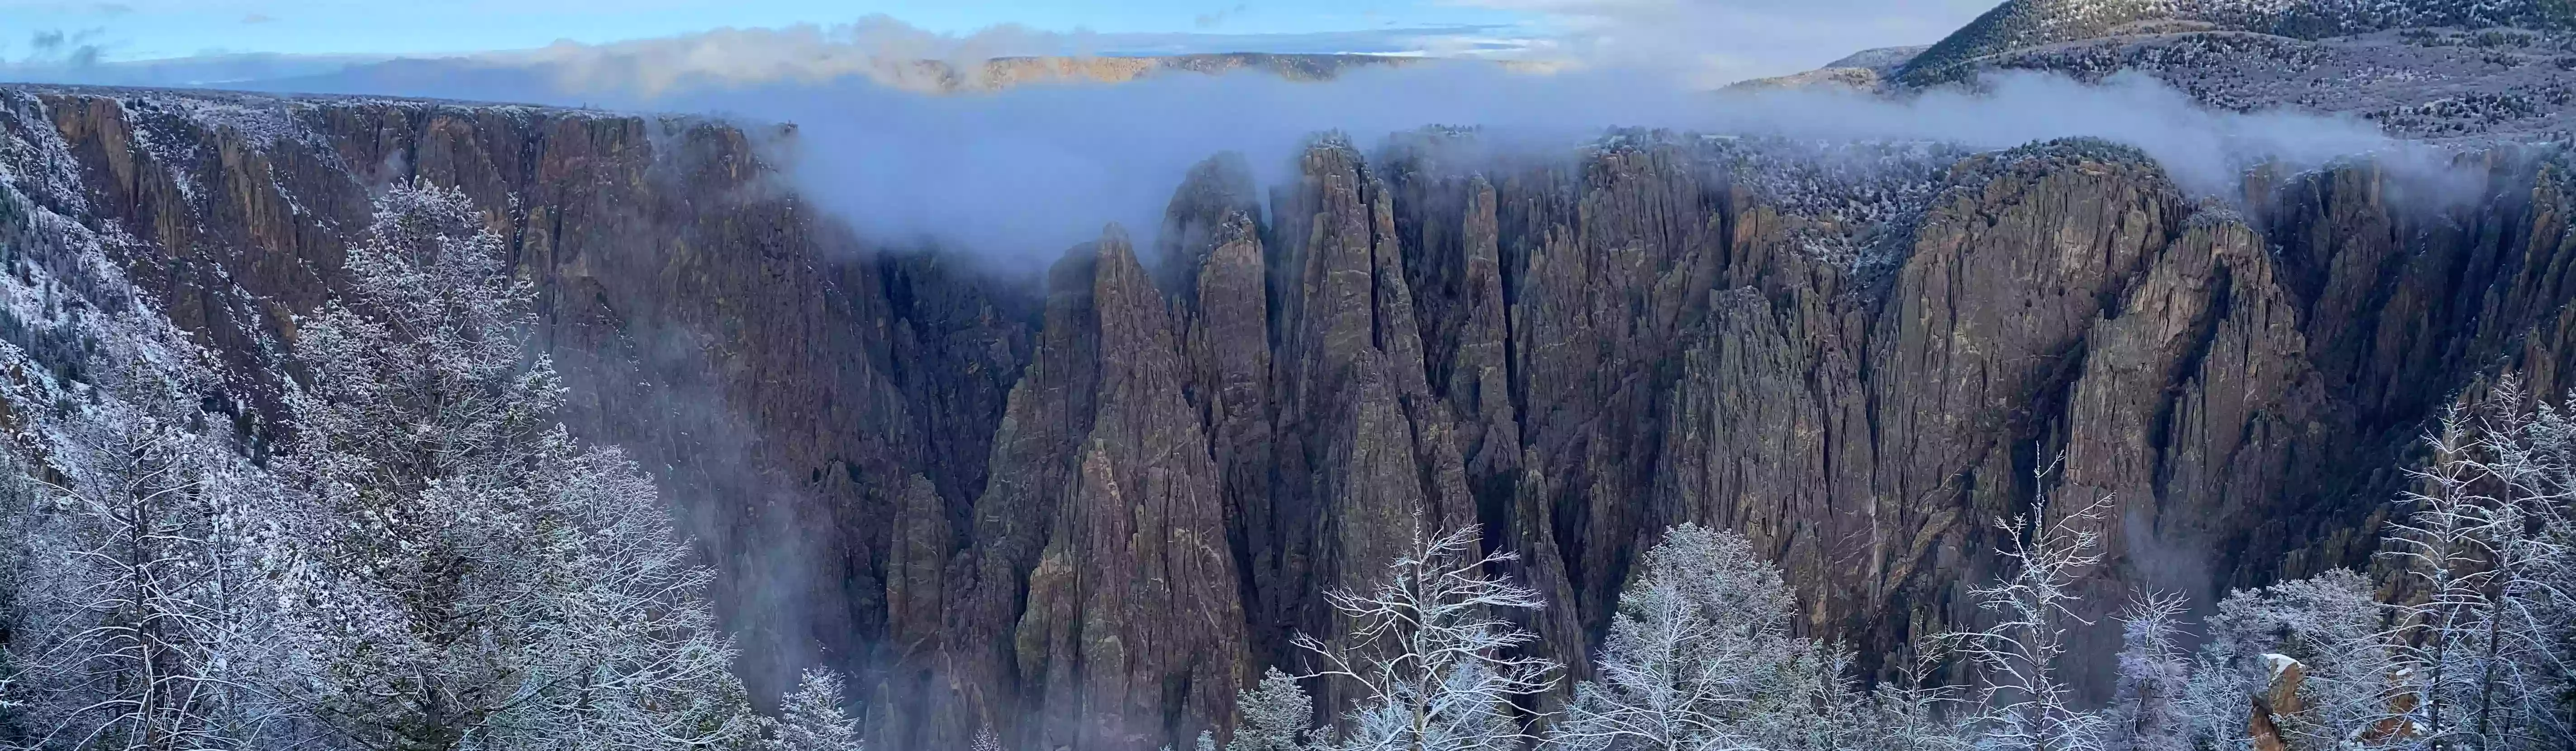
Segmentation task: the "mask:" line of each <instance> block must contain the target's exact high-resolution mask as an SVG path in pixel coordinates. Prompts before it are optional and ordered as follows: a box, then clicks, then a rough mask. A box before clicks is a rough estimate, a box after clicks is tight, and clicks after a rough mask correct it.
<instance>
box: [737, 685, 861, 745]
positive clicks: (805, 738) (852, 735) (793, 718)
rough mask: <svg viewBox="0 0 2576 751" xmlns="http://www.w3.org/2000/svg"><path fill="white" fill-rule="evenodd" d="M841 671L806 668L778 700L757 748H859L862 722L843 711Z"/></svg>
mask: <svg viewBox="0 0 2576 751" xmlns="http://www.w3.org/2000/svg"><path fill="white" fill-rule="evenodd" d="M841 683H842V679H841V674H840V673H838V672H835V671H832V670H828V669H815V670H807V671H805V672H804V674H803V675H801V676H799V677H798V679H797V682H796V690H794V691H790V692H788V693H787V696H786V697H785V698H783V699H781V700H780V701H779V711H778V719H777V720H775V721H773V722H771V723H768V724H769V728H768V732H767V737H764V738H762V739H761V741H760V743H759V744H757V746H756V749H757V751H859V748H860V745H861V744H860V743H859V723H858V721H857V720H855V719H852V718H851V717H850V716H849V715H848V714H846V713H844V712H842V711H841V700H842V698H843V697H842V692H841Z"/></svg>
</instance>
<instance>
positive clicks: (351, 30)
mask: <svg viewBox="0 0 2576 751" xmlns="http://www.w3.org/2000/svg"><path fill="white" fill-rule="evenodd" d="M1996 2H1999V0H859V1H858V2H830V1H829V0H713V1H711V0H0V70H6V69H8V68H9V67H10V66H12V65H15V66H17V68H18V70H20V71H26V70H34V69H51V70H55V71H57V72H60V71H66V70H77V69H86V68H87V67H88V65H87V64H88V63H92V62H119V61H136V60H158V59H168V58H182V57H190V56H197V55H205V54H208V53H274V54H282V55H324V54H358V55H372V56H380V57H381V56H439V55H455V54H464V53H473V52H487V51H495V50H524V49H531V48H537V47H544V46H547V45H550V44H553V43H555V42H557V41H566V40H568V41H571V42H575V43H580V44H587V45H599V44H605V43H611V42H619V41H627V40H636V39H649V38H664V37H672V36H678V35H685V34H691V33H696V32H704V31H709V30H713V29H719V28H737V29H752V28H779V27H786V26H791V25H797V24H813V25H817V26H823V27H832V26H837V25H841V24H848V23H851V22H854V21H858V20H860V19H862V18H867V17H870V16H881V17H887V18H892V19H894V20H897V21H900V22H902V23H903V24H908V25H910V27H913V28H918V29H923V30H927V31H930V32H934V33H939V34H949V35H958V36H964V35H968V34H972V33H974V32H977V31H979V30H982V29H986V28H990V27H994V26H998V25H1006V24H1008V25H1016V26H1018V27H1021V28H1025V29H1029V30H1035V31H1041V32H1072V31H1086V30H1087V31H1091V32H1097V36H1096V37H1093V38H1091V39H1090V40H1089V41H1088V42H1086V44H1091V45H1093V46H1088V47H1084V48H1083V49H1082V50H1081V51H1084V52H1094V53H1109V54H1121V53H1147V54H1162V53H1179V52H1364V53H1422V54H1437V55H1456V54H1475V55H1480V56H1486V57H1521V58H1523V59H1546V60H1553V61H1574V62H1583V63H1593V64H1601V65H1607V66H1616V67H1629V68H1661V69H1668V70H1673V71H1686V72H1688V73H1689V75H1690V76H1691V77H1692V78H1693V79H1695V80H1698V81H1700V82H1704V83H1717V82H1723V81H1728V80H1740V79H1743V78H1748V77H1755V76H1764V75H1778V74H1782V73H1790V72H1795V71H1800V70H1807V69H1810V68H1814V67H1816V66H1818V65H1821V64H1824V63H1826V62H1828V61H1831V60H1834V59H1836V58H1840V57H1843V56H1844V55H1847V54H1850V53H1852V52H1855V51H1859V50H1863V49H1869V48H1874V47H1885V46H1895V45H1916V44H1929V43H1931V42H1934V41H1937V40H1939V39H1940V38H1941V37H1942V36H1943V35H1946V34H1948V33H1949V32H1950V31H1952V30H1954V29H1956V28H1958V26H1959V25H1960V24H1963V23H1965V22H1967V21H1968V20H1969V19H1972V18H1974V17H1975V16H1976V15H1977V14H1978V13H1980V12H1983V11H1985V10H1986V9H1988V8H1990V7H1992V5H1993V4H1994V3H1996ZM1018 54H1060V53H1056V52H1027V53H1018ZM316 62H318V61H316ZM20 75H22V76H23V75H26V74H24V73H21V74H20ZM54 77H55V78H62V79H64V80H74V79H78V78H79V76H77V75H73V76H69V77H65V76H54ZM92 82H100V81H92Z"/></svg>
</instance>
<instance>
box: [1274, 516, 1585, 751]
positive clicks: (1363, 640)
mask: <svg viewBox="0 0 2576 751" xmlns="http://www.w3.org/2000/svg"><path fill="white" fill-rule="evenodd" d="M1476 545H1477V543H1476V534H1475V531H1474V530H1473V529H1459V530H1453V531H1449V532H1444V533H1440V534H1437V535H1433V536H1428V537H1426V536H1424V535H1423V534H1422V532H1421V527H1420V526H1419V524H1417V525H1416V527H1415V532H1414V535H1413V539H1412V542H1411V543H1410V544H1409V545H1408V546H1407V547H1406V548H1405V552H1404V553H1403V554H1401V555H1398V556H1397V557H1396V559H1395V560H1394V561H1392V562H1390V563H1388V564H1387V573H1388V578H1387V580H1386V582H1385V583H1383V584H1380V585H1378V586H1377V588H1375V589H1373V590H1370V591H1368V592H1365V593H1357V592H1349V591H1334V592H1328V593H1326V594H1325V598H1326V600H1327V601H1328V602H1330V603H1331V604H1332V606H1333V609H1334V610H1336V611H1339V613H1340V614H1341V616H1342V617H1343V618H1344V619H1346V620H1347V621H1349V622H1350V623H1352V624H1355V625H1354V626H1352V628H1351V631H1350V632H1349V633H1347V634H1344V635H1343V639H1341V640H1338V641H1333V642H1327V641H1324V640H1321V639H1317V638H1314V637H1312V636H1308V635H1302V634H1301V635H1299V636H1298V637H1297V638H1296V639H1295V643H1296V645H1297V646H1298V647H1300V648H1303V649H1305V650H1306V651H1308V652H1311V653H1313V654H1314V655H1315V656H1316V657H1317V658H1318V659H1319V661H1320V662H1321V663H1322V669H1321V670H1320V671H1319V672H1318V674H1319V675H1323V676H1329V677H1332V678H1335V679H1338V680H1344V681H1348V682H1349V684H1350V685H1352V686H1353V687H1355V688H1357V689H1358V694H1359V701H1358V703H1357V705H1356V706H1354V707H1353V708H1352V709H1351V710H1350V711H1349V713H1348V714H1347V715H1345V716H1344V724H1343V725H1342V727H1341V728H1340V729H1339V732H1338V733H1336V734H1335V735H1334V737H1333V738H1332V739H1331V741H1330V743H1329V744H1328V747H1329V748H1333V749H1342V750H1346V751H1364V750H1365V751H1397V750H1399V749H1400V750H1402V751H1468V750H1470V749H1513V748H1520V747H1521V746H1523V745H1524V744H1525V743H1526V742H1527V741H1528V739H1529V736H1528V733H1527V731H1526V730H1525V729H1524V728H1523V727H1522V724H1521V721H1520V719H1519V718H1517V717H1515V716H1514V714H1515V712H1517V710H1516V709H1515V708H1514V707H1513V705H1512V700H1513V699H1514V698H1516V697H1521V696H1527V695H1531V694H1536V693H1539V692H1543V691H1546V690H1548V689H1549V688H1551V687H1553V686H1555V684H1556V671H1557V668H1558V666H1557V664H1556V663H1555V662H1554V661H1551V660H1547V659H1543V658H1537V657H1528V656H1523V655H1519V654H1516V653H1517V651H1518V650H1519V648H1520V647H1521V646H1523V645H1526V644H1528V643H1530V642H1531V641H1533V640H1535V639H1537V637H1536V636H1535V635H1533V634H1531V633H1530V632H1528V631H1526V630H1523V629H1521V628H1520V627H1519V626H1516V625H1514V624H1513V622H1512V621H1511V620H1509V618H1508V616H1507V615H1506V612H1507V611H1510V610H1527V609H1537V608H1540V607H1545V606H1546V601H1545V600H1543V599H1541V598H1540V597H1539V595H1538V593H1537V592H1535V591H1533V590H1530V589H1528V588H1526V587H1520V586H1516V585H1513V584H1511V583H1510V582H1507V581H1504V580H1503V579H1502V578H1500V577H1499V576H1497V575H1496V574H1495V573H1494V572H1495V571H1498V570H1501V568H1502V565H1503V564H1505V563H1508V562H1510V561H1511V560H1513V559H1514V556H1513V555H1512V554H1510V553H1493V554H1489V555H1483V556H1477V555H1472V554H1471V552H1472V551H1474V550H1475V549H1476Z"/></svg>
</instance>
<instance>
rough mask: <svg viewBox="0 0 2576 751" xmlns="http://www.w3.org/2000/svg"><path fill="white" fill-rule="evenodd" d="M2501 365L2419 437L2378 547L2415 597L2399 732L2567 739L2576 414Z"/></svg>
mask: <svg viewBox="0 0 2576 751" xmlns="http://www.w3.org/2000/svg"><path fill="white" fill-rule="evenodd" d="M2530 402H2531V400H2530V399H2529V397H2528V396H2527V395H2526V394H2525V393H2524V392H2523V389H2522V385H2521V382H2520V379H2519V378H2516V377H2514V376H2512V375H2507V376H2505V377H2503V378H2500V379H2498V381H2497V382H2496V383H2495V384H2494V385H2493V386H2491V387H2490V388H2489V390H2488V394H2487V396H2486V398H2485V399H2484V400H2483V401H2482V403H2481V404H2479V405H2478V406H2477V407H2476V408H2474V409H2472V408H2454V409H2453V410H2451V411H2450V412H2449V413H2447V414H2446V415H2445V417H2444V419H2443V420H2442V422H2441V424H2440V426H2439V428H2438V429H2437V431H2436V432H2435V433H2433V434H2432V435H2429V436H2427V437H2426V442H2427V444H2428V446H2429V447H2430V448H2431V449H2432V451H2433V461H2432V462H2431V463H2430V464H2429V465H2428V466H2426V467H2424V468H2422V469H2417V470H2412V471H2411V472H2410V474H2411V476H2412V477H2413V478H2414V479H2415V480H2416V485H2417V487H2416V488H2415V489H2413V490H2411V491H2410V492H2408V493H2406V494H2404V495H2403V496H2402V497H2401V498H2400V499H2399V504H2400V505H2401V507H2403V508H2404V510H2405V511H2406V513H2405V515H2404V517H2403V518H2402V519H2400V520H2399V521H2397V522H2395V523H2392V524H2391V527H2392V533H2391V534H2390V535H2389V536H2388V537H2387V539H2386V543H2387V544H2386V548H2385V554H2386V555H2387V556H2389V557H2390V558H2392V559H2394V560H2395V561H2396V562H2397V564H2398V569H2399V570H2400V571H2402V572H2403V574H2404V576H2405V578H2406V582H2405V584H2407V585H2408V586H2407V587H2406V591H2409V592H2411V593H2412V594H2413V597H2411V598H2409V599H2407V600H2405V601H2404V602H2403V603H2402V607H2401V608H2400V612H2399V613H2398V614H2397V615H2398V618H2397V620H2398V623H2399V625H2400V626H2401V629H2400V631H2398V632H2397V633H2396V634H2395V635H2394V638H2393V639H2392V641H2391V646H2392V647H2394V648H2395V649H2396V650H2397V653H2398V656H2399V659H2400V660H2401V662H2402V664H2403V667H2404V669H2406V670H2407V675H2408V677H2409V679H2410V680H2408V681H2407V688H2408V690H2409V691H2411V696H2410V697H2408V698H2407V699H2406V700H2405V701H2403V702H2401V704H2400V707H2401V708H2403V709H2404V710H2405V711H2404V714H2405V716H2406V720H2405V721H2406V722H2407V723H2408V725H2407V735H2409V736H2411V737H2412V738H2413V740H2414V742H2419V743H2423V744H2428V745H2434V746H2441V747H2460V746H2475V747H2479V748H2513V747H2525V746H2528V747H2553V748H2555V747H2563V746H2564V745H2565V744H2567V743H2570V742H2576V735H2571V734H2570V723H2571V722H2576V720H2571V719H2570V715H2571V712H2570V710H2571V709H2576V703H2571V702H2576V682H2571V681H2570V680H2569V677H2570V674H2569V671H2568V667H2569V659H2570V657H2571V656H2576V653H2571V652H2570V650H2569V647H2570V646H2571V645H2570V642H2571V640H2576V627H2572V626H2571V625H2570V624H2569V622H2568V620H2567V619H2568V616H2570V615H2576V589H2570V587H2571V586H2576V577H2571V576H2570V575H2569V567H2570V566H2576V564H2571V563H2570V561H2569V559H2570V556H2571V554H2576V549H2571V547H2570V544H2571V543H2576V535H2571V534H2570V532H2569V530H2570V528H2571V522H2570V519H2571V517H2576V511H2572V510H2571V508H2570V504H2571V502H2576V478H2571V471H2570V465H2569V463H2570V460H2571V459H2572V458H2576V426H2571V424H2570V420H2569V419H2568V418H2567V417H2566V416H2565V415H2563V414H2562V413H2560V412H2559V411H2558V410H2556V409H2555V408H2553V407H2550V406H2549V405H2545V404H2543V405H2537V406H2535V405H2533V404H2531V403H2530Z"/></svg>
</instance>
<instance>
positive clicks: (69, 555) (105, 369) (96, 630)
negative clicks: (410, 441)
mask: <svg viewBox="0 0 2576 751" xmlns="http://www.w3.org/2000/svg"><path fill="white" fill-rule="evenodd" d="M150 324H151V322H150V321H147V320H144V319H141V318H139V317H138V316H137V315H136V313H135V312H133V311H127V312H125V313H123V314H110V315H109V316H107V317H105V318H104V319H102V320H101V321H100V322H99V325H98V328H97V329H96V330H95V333H96V335H97V337H98V341H97V342H96V343H97V347H96V352H95V354H94V355H93V356H92V357H91V358H90V362H89V364H88V366H87V367H86V368H84V369H83V372H85V373H87V374H88V376H87V377H88V378H89V379H90V380H89V382H88V383H68V382H64V383H54V384H52V387H53V388H56V389H59V390H60V392H61V393H63V394H66V395H70V394H79V395H81V396H80V397H79V398H78V400H77V401H74V400H73V399H71V398H68V396H67V398H65V399H64V400H63V401H60V402H57V404H58V405H59V407H58V408H57V409H55V410H51V411H47V412H42V413H35V414H22V415H21V417H20V419H21V420H24V421H25V422H24V423H22V424H21V426H20V427H21V429H22V430H23V431H24V433H22V435H21V441H19V442H18V446H19V447H22V448H24V449H26V450H28V452H29V453H27V454H20V453H18V451H17V450H16V449H12V450H11V451H9V452H8V453H9V454H10V456H8V458H7V463H8V465H9V467H8V469H9V472H8V474H9V477H8V479H7V480H6V482H8V483H10V484H11V486H12V487H10V488H9V489H8V490H7V491H6V492H7V494H8V495H10V496H11V497H12V502H11V503H9V504H8V506H9V509H8V510H9V511H11V512H13V513H12V517H13V518H11V519H9V520H7V521H6V522H0V526H5V527H7V528H8V530H9V531H10V533H11V534H12V535H14V539H12V540H10V541H9V544H10V545H12V546H15V547H16V548H17V549H16V550H15V551H13V555H11V556H9V557H10V558H13V559H16V560H17V561H19V562H21V563H23V564H25V565H24V566H22V567H20V568H18V571H19V572H20V573H22V574H24V575H23V576H20V577H16V579H15V581H14V582H13V583H12V585H11V586H10V587H9V588H10V589H11V590H12V591H11V592H10V593H8V594H9V597H8V599H9V600H11V602H10V603H9V604H10V605H11V607H10V608H9V610H8V612H7V614H6V615H7V622H6V623H0V630H5V631H7V632H9V633H10V634H11V635H10V637H9V638H8V639H7V640H6V642H5V650H6V652H7V654H6V655H5V656H4V657H0V670H5V672H6V673H7V674H6V675H0V704H5V705H6V710H5V711H0V720H5V724H6V725H9V726H10V727H0V747H10V746H24V747H28V748H110V747H113V748H140V749H164V748H169V749H179V748H188V749H221V748H263V747H271V746H284V745H290V744H292V743H294V742H295V741H296V740H297V738H298V737H299V735H298V734H299V733H300V732H301V731H302V730H303V729H304V726H303V725H302V724H301V723H300V722H298V717H297V715H296V713H295V712H294V711H293V710H292V707H291V705H290V704H288V703H287V702H284V701H282V700H280V698H279V697H278V696H277V695H276V693H275V692H274V691H273V690H272V687H274V686H277V685H280V684H282V683H285V682H287V681H288V680H289V678H288V675H287V670H288V667H289V658H288V655H287V653H286V651H285V650H284V646H285V645H287V644H290V643H292V642H294V641H295V640H296V634H294V633H293V632H292V631H291V630H290V629H288V628H286V627H285V626H284V624H283V623H282V621H281V619H280V618H278V617H277V610H276V607H275V605H276V602H277V598H276V596H275V592H274V591H273V590H272V589H271V588H270V586H269V585H270V583H271V581H272V580H271V578H270V577H269V576H268V574H269V573H272V572H270V571H267V570H264V569H263V566H264V565H265V564H267V563H268V562H269V561H270V560H271V557H270V556H268V555H266V554H265V553H264V552H263V550H264V548H265V545H264V543H263V540H262V537H263V533H265V532H268V531H269V530H270V527H268V526H267V525H268V523H269V522H273V521H275V520H278V519H281V518H283V517H287V516H290V515H291V511H290V510H289V509H287V508H284V507H283V505H282V502H281V499H280V494H278V493H276V492H275V488H274V487H273V486H267V485H265V484H264V482H263V481H264V479H265V478H264V476H263V475H261V474H260V473H259V472H257V471H256V469H255V468H253V467H251V466H250V465H249V464H248V462H247V461H245V460H244V459H243V458H242V456H241V455H240V454H239V453H237V452H235V451H234V450H233V447H234V444H233V441H232V440H231V438H232V436H231V430H230V429H231V427H232V426H231V424H230V422H229V420H226V419H224V418H223V417H222V416H220V415H215V416H211V417H210V416H209V415H207V414H205V412H204V411H203V409H202V407H201V401H202V395H203V394H206V393H211V392H212V389H213V388H214V384H213V382H212V380H211V378H209V377H208V376H206V375H205V374H206V373H207V372H209V366H208V365H207V364H206V362H205V359H206V355H205V354H204V353H203V352H202V351H201V350H198V349H196V348H194V347H192V346H189V345H186V344H184V343H182V344H175V345H174V344H171V342H175V341H177V337H175V336H174V335H170V332H168V331H167V330H166V328H164V327H156V326H153V325H150ZM38 463H41V466H42V467H43V468H44V469H43V470H39V469H38ZM48 470H49V471H48ZM39 478H53V479H39ZM30 501H32V502H30Z"/></svg>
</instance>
